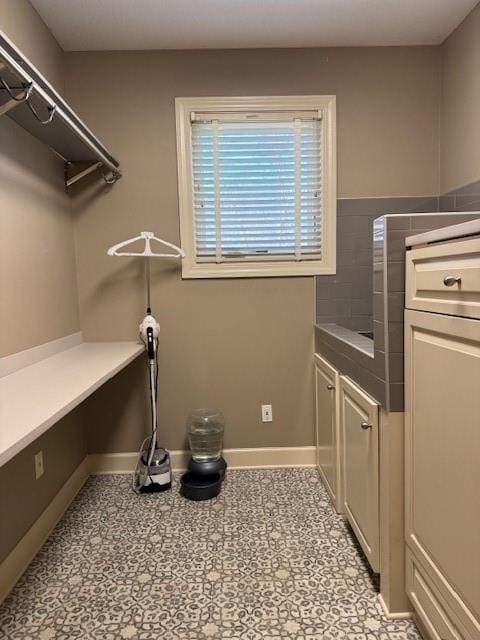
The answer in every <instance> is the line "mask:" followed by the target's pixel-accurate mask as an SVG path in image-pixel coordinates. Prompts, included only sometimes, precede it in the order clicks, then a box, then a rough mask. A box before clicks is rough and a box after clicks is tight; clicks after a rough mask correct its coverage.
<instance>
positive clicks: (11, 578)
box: [0, 456, 90, 603]
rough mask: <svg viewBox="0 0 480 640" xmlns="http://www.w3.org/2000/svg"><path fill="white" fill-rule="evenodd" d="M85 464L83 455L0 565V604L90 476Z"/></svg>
mask: <svg viewBox="0 0 480 640" xmlns="http://www.w3.org/2000/svg"><path fill="white" fill-rule="evenodd" d="M89 465H90V462H89V460H88V456H87V457H85V458H84V459H83V461H82V462H81V463H80V464H79V465H78V467H77V468H76V469H75V471H74V472H73V473H72V475H71V476H70V478H69V479H68V480H67V481H66V482H65V484H64V485H63V487H62V488H61V489H60V491H59V492H58V493H57V494H56V496H55V497H54V498H53V500H52V501H51V502H50V504H49V505H48V507H47V508H46V509H45V511H43V513H42V514H41V515H40V516H39V518H38V519H37V520H36V521H35V523H34V524H33V525H32V526H31V527H30V529H29V530H28V531H27V533H26V534H25V535H24V536H23V538H22V539H21V540H20V542H18V544H17V545H16V546H15V547H14V548H13V550H12V551H11V552H10V553H9V555H8V556H7V557H6V558H5V560H4V561H3V562H2V563H1V564H0V603H2V602H3V600H4V599H5V598H6V596H7V595H8V594H9V593H10V591H11V590H12V589H13V587H14V586H15V583H16V582H17V580H18V579H19V578H20V576H21V575H22V574H23V572H24V571H25V569H26V568H27V567H28V565H29V564H30V562H31V561H32V560H33V558H34V557H35V556H36V554H37V553H38V551H39V550H40V548H41V546H42V545H43V543H44V542H45V540H46V539H47V538H48V536H49V535H50V533H51V531H52V530H53V529H54V527H55V525H56V524H57V522H58V521H59V520H60V518H61V517H62V516H63V514H64V513H65V511H66V510H67V509H68V507H69V506H70V503H71V502H72V500H73V499H74V498H75V496H76V495H77V493H78V492H79V491H80V489H81V488H82V487H83V485H84V483H85V482H86V480H87V479H88V476H89V474H90V466H89Z"/></svg>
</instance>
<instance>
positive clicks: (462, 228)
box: [405, 211, 480, 247]
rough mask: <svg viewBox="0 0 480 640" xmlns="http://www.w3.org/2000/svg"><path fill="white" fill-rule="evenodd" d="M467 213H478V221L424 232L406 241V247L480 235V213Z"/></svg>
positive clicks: (409, 237)
mask: <svg viewBox="0 0 480 640" xmlns="http://www.w3.org/2000/svg"><path fill="white" fill-rule="evenodd" d="M465 213H478V216H479V217H478V218H477V219H476V220H469V221H468V222H461V223H460V224H452V225H450V226H449V227H442V228H440V229H434V230H433V231H424V232H423V233H418V234H417V235H414V236H408V238H406V239H405V246H407V247H415V246H416V245H419V244H429V243H431V242H442V241H444V240H455V239H456V238H466V237H468V236H476V235H480V211H466V212H465Z"/></svg>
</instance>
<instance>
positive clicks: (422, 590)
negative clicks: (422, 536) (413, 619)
mask: <svg viewBox="0 0 480 640" xmlns="http://www.w3.org/2000/svg"><path fill="white" fill-rule="evenodd" d="M406 561H407V575H406V586H407V594H408V597H409V598H410V601H411V603H412V605H413V608H414V609H415V612H416V614H417V615H418V617H419V618H420V620H421V622H422V623H423V625H424V626H425V628H426V630H427V632H428V633H429V635H430V637H431V638H432V640H473V636H472V635H470V634H469V633H468V631H466V630H465V629H463V628H462V627H461V625H460V623H459V622H458V621H457V620H456V619H455V616H454V615H453V614H451V613H450V612H447V609H446V606H445V604H444V603H443V600H442V598H441V596H440V595H439V593H438V591H437V590H436V588H435V587H434V586H433V584H432V582H431V581H430V579H429V578H428V576H427V575H426V573H425V572H424V571H423V569H422V568H421V567H420V565H419V564H418V563H417V562H416V561H415V558H414V556H413V555H412V553H411V552H410V551H407V557H406Z"/></svg>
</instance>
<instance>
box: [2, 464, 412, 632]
mask: <svg viewBox="0 0 480 640" xmlns="http://www.w3.org/2000/svg"><path fill="white" fill-rule="evenodd" d="M0 638H1V639H2V640H3V639H7V638H8V640H20V639H21V640H71V639H77V638H78V639H81V640H117V639H119V640H122V639H124V638H132V639H133V640H160V639H161V640H209V639H214V640H215V639H217V638H218V639H228V640H236V639H239V640H260V639H261V640H292V639H295V638H298V639H302V640H321V639H322V640H323V639H325V640H329V639H334V638H342V639H348V640H419V638H420V636H419V635H418V633H417V631H416V629H415V627H414V625H413V624H412V623H411V622H409V621H395V622H392V621H388V620H387V619H385V617H384V616H383V615H382V611H381V608H380V606H379V604H378V600H377V594H376V590H375V587H374V580H373V576H371V575H370V573H369V571H368V569H367V567H366V565H365V563H364V560H363V559H362V557H361V556H360V554H359V552H358V549H357V548H356V545H355V543H354V541H353V539H352V537H351V535H350V533H349V530H348V527H347V526H346V525H345V523H344V521H343V519H342V518H341V517H340V516H338V515H336V514H335V513H334V511H333V509H332V507H331V506H330V503H329V501H328V497H327V494H326V491H325V489H324V487H323V485H322V484H321V482H320V481H319V479H318V476H317V472H316V471H315V470H313V469H281V470H252V471H229V472H228V477H227V481H226V482H225V484H224V487H223V491H222V494H221V495H220V496H219V497H218V498H217V499H215V500H212V501H208V502H203V503H195V502H189V501H187V500H185V499H184V498H182V497H181V496H180V495H179V493H178V478H177V479H176V484H175V487H174V490H173V491H172V492H169V493H168V494H161V495H156V496H148V495H147V496H140V497H137V496H136V495H135V494H134V493H133V492H132V491H131V489H130V478H128V477H126V476H99V477H95V478H91V479H90V480H89V481H88V482H87V484H86V485H85V487H84V489H83V490H82V491H81V493H80V494H79V495H78V496H77V498H76V500H75V501H74V503H73V504H72V506H71V508H70V509H69V510H68V511H67V513H66V515H65V516H64V518H63V519H62V521H61V522H60V523H59V524H58V526H57V527H56V529H55V531H54V532H53V534H52V535H51V536H50V538H49V540H48V541H47V542H46V544H45V545H44V546H43V548H42V549H41V551H40V552H39V554H38V556H37V557H36V558H35V560H34V561H33V562H32V564H31V565H30V567H29V569H28V570H27V572H26V573H25V574H24V576H23V577H22V579H21V580H20V582H19V583H18V585H17V586H16V588H15V589H14V591H13V592H12V593H11V594H10V596H9V597H8V599H7V600H6V601H5V603H4V605H3V607H2V608H1V609H0Z"/></svg>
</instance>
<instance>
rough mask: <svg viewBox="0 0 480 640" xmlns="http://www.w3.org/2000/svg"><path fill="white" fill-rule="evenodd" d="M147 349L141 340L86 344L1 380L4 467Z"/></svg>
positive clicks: (0, 441)
mask: <svg viewBox="0 0 480 640" xmlns="http://www.w3.org/2000/svg"><path fill="white" fill-rule="evenodd" d="M144 349H145V347H144V346H143V344H139V343H137V342H83V343H82V344H79V345H77V346H75V347H72V348H71V349H66V350H65V351H61V352H60V353H57V354H55V355H53V356H51V357H49V358H45V360H41V361H40V362H36V363H35V364H32V365H30V366H28V367H24V368H23V369H19V370H18V371H15V372H14V373H11V374H10V375H7V376H4V377H3V378H0V466H1V465H3V464H5V463H6V462H8V461H9V460H11V459H12V458H13V457H14V456H15V455H16V454H17V453H19V451H21V450H22V449H24V448H25V447H26V446H28V445H29V444H30V443H31V442H33V441H34V440H36V439H37V438H38V437H39V436H41V435H42V434H43V433H45V431H47V430H48V429H49V428H50V427H51V426H52V425H53V424H55V423H56V422H58V420H60V418H63V416H65V415H66V414H67V413H68V412H69V411H71V410H72V409H74V408H75V407H76V406H78V405H79V404H80V403H81V402H82V401H83V400H85V398H87V397H88V396H89V395H90V394H92V393H93V392H94V391H95V390H96V389H98V388H99V387H100V386H101V385H102V384H104V383H105V382H107V380H109V379H110V378H112V377H113V376H114V375H115V374H116V373H118V372H119V371H121V370H122V369H123V368H124V367H126V366H127V365H128V364H129V363H130V362H132V360H134V359H135V358H136V357H137V356H138V355H140V354H141V353H142V352H143V351H144Z"/></svg>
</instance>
